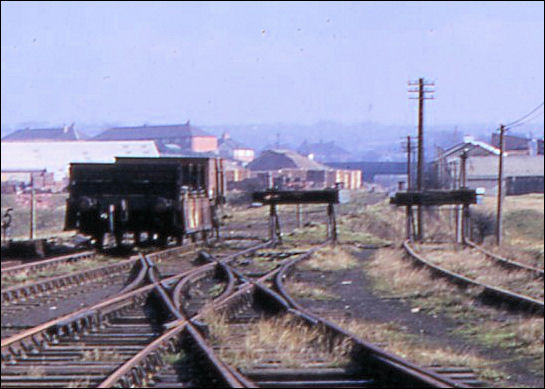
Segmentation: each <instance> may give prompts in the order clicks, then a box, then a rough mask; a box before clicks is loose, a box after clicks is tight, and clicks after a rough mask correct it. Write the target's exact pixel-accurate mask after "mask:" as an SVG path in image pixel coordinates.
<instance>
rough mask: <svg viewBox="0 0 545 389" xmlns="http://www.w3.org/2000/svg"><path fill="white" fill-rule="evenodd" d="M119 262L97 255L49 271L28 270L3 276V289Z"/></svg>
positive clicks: (117, 259) (115, 259)
mask: <svg viewBox="0 0 545 389" xmlns="http://www.w3.org/2000/svg"><path fill="white" fill-rule="evenodd" d="M119 260H120V259H119V258H111V257H105V256H102V255H97V256H96V257H94V258H92V259H83V260H80V261H77V262H73V263H63V264H62V265H59V266H56V267H54V268H51V269H47V270H42V271H32V272H29V271H28V270H26V271H22V272H20V273H16V274H15V275H13V276H3V277H2V287H3V288H6V287H10V286H13V285H24V284H26V283H30V282H34V281H38V280H41V279H44V278H50V277H57V276H61V275H63V274H70V273H72V272H78V271H84V270H90V269H92V268H95V267H102V266H106V265H110V264H115V263H118V262H119Z"/></svg>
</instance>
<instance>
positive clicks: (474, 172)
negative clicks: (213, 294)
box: [432, 137, 544, 194]
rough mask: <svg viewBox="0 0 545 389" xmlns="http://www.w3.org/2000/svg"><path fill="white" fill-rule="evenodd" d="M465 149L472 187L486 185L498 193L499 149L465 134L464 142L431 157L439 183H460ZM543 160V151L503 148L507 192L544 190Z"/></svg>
mask: <svg viewBox="0 0 545 389" xmlns="http://www.w3.org/2000/svg"><path fill="white" fill-rule="evenodd" d="M512 147H514V146H513V145H512ZM464 151H465V152H466V153H467V156H468V158H467V161H466V185H467V186H468V187H470V188H478V187H480V188H484V189H485V190H486V193H488V194H494V193H496V191H497V187H498V185H497V184H498V183H497V180H498V163H499V154H500V151H499V149H498V148H496V147H494V146H492V145H489V144H487V143H485V142H480V141H476V140H474V139H473V138H471V137H466V138H465V139H464V142H463V143H460V144H458V145H456V146H453V147H451V148H450V149H447V150H444V151H443V152H442V153H441V154H440V155H438V156H437V157H436V158H435V159H434V160H433V161H432V170H433V174H434V182H435V183H436V186H437V187H439V188H446V189H454V188H458V187H460V185H461V183H460V170H461V158H460V156H461V155H462V153H463V152H464ZM543 162H544V161H543V155H533V156H532V155H528V154H523V153H520V152H517V150H516V149H515V150H514V151H509V152H504V180H505V183H506V187H507V190H506V193H507V194H523V193H533V192H537V193H543V178H544V167H543Z"/></svg>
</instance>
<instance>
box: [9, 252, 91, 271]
mask: <svg viewBox="0 0 545 389" xmlns="http://www.w3.org/2000/svg"><path fill="white" fill-rule="evenodd" d="M96 255H97V253H96V252H95V251H84V252H81V253H76V254H68V255H62V256H59V257H54V258H49V259H44V260H42V261H35V262H31V263H26V264H22V265H17V266H12V267H8V268H5V269H2V277H10V276H13V275H15V274H17V273H19V272H23V271H29V272H30V271H33V272H34V271H39V270H44V269H47V268H50V267H54V266H58V265H60V264H63V263H68V262H78V261H81V260H83V259H89V258H93V257H95V256H96Z"/></svg>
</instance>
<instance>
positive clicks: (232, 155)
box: [218, 132, 255, 163]
mask: <svg viewBox="0 0 545 389" xmlns="http://www.w3.org/2000/svg"><path fill="white" fill-rule="evenodd" d="M218 149H219V154H220V156H221V157H223V158H228V159H233V160H235V161H240V162H243V163H248V162H251V161H253V159H254V157H255V151H254V149H252V148H250V147H247V146H244V145H242V144H241V143H239V142H237V141H235V140H233V139H231V136H230V135H229V134H228V133H226V132H225V133H223V135H222V137H221V139H220V140H219V142H218Z"/></svg>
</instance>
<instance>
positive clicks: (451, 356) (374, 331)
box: [333, 319, 507, 378]
mask: <svg viewBox="0 0 545 389" xmlns="http://www.w3.org/2000/svg"><path fill="white" fill-rule="evenodd" d="M333 321H335V319H333ZM336 322H337V324H338V325H339V326H340V327H342V328H345V329H347V330H348V331H350V332H352V333H353V334H354V335H356V336H358V337H360V338H361V339H363V340H366V341H368V342H371V343H374V344H377V345H378V346H379V347H381V348H382V349H384V350H386V351H388V352H390V353H392V354H395V355H397V356H400V357H402V358H404V359H407V360H408V361H410V362H412V363H415V364H417V365H420V366H434V365H440V366H463V367H469V368H472V369H476V370H478V371H483V372H484V371H485V369H486V375H487V376H488V375H491V373H493V374H492V375H493V376H494V377H495V378H496V377H502V378H506V377H507V376H506V375H504V374H502V373H500V372H497V371H493V370H492V369H490V366H491V362H490V361H487V360H485V359H483V358H480V357H478V356H476V355H475V354H474V353H472V352H470V351H468V350H467V349H464V350H454V349H453V348H452V347H449V346H441V345H436V344H429V343H426V342H425V341H424V340H423V339H422V338H421V337H419V336H416V335H414V334H409V333H407V332H406V331H404V329H403V328H402V327H400V326H399V325H398V324H396V323H392V322H389V323H377V322H373V321H368V320H363V319H349V320H347V319H341V320H336ZM482 378H485V377H482Z"/></svg>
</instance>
